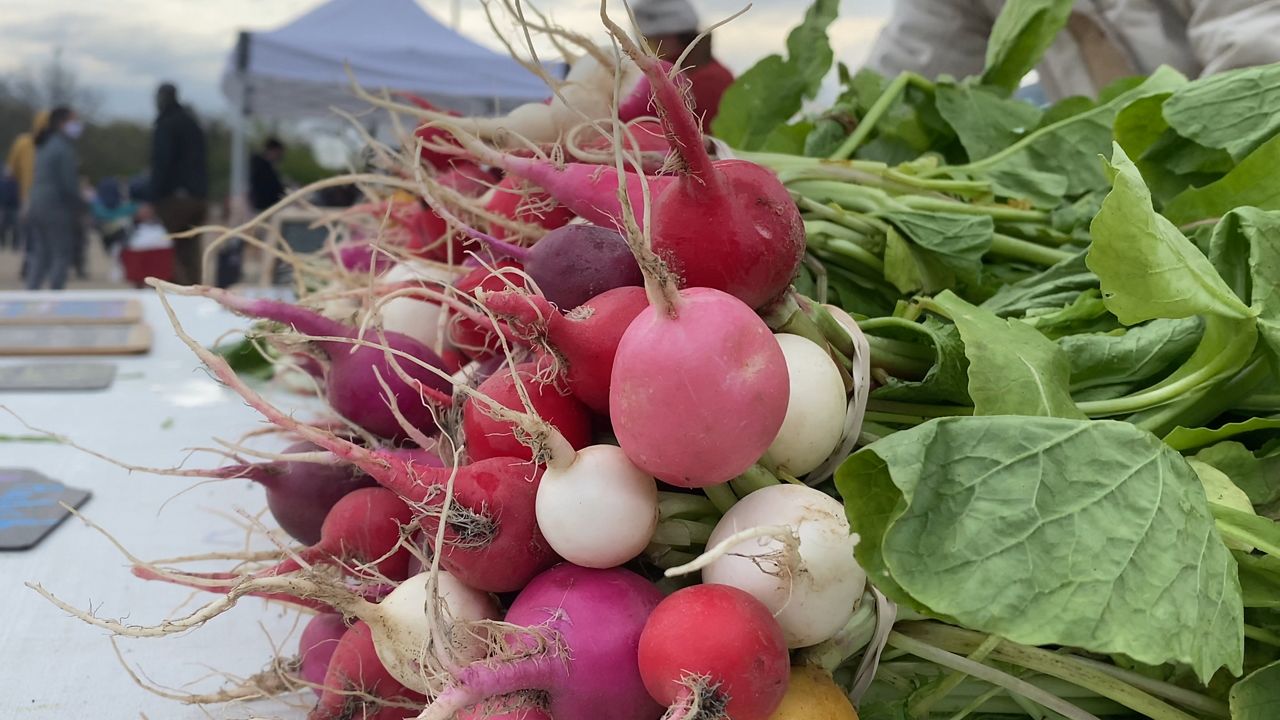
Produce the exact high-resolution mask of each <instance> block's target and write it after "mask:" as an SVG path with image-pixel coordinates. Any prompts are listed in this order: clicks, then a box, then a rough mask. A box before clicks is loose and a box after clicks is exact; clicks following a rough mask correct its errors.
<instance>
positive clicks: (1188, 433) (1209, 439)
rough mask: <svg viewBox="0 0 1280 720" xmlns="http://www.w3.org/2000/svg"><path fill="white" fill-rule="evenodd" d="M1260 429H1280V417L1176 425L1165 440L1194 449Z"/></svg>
mask: <svg viewBox="0 0 1280 720" xmlns="http://www.w3.org/2000/svg"><path fill="white" fill-rule="evenodd" d="M1260 430H1280V418H1266V417H1253V418H1249V419H1248V420H1241V421H1240V422H1233V423H1227V424H1226V425H1223V426H1221V427H1216V428H1185V427H1176V428H1174V429H1173V430H1172V431H1171V432H1170V433H1169V434H1168V435H1165V436H1164V441H1165V443H1166V444H1167V445H1168V446H1169V447H1171V448H1173V449H1174V450H1194V449H1196V448H1202V447H1205V446H1207V445H1213V444H1214V443H1218V442H1221V441H1223V440H1227V439H1229V438H1233V437H1235V436H1237V435H1243V434H1245V433H1251V432H1258V431H1260Z"/></svg>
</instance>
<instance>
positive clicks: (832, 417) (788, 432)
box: [761, 333, 847, 476]
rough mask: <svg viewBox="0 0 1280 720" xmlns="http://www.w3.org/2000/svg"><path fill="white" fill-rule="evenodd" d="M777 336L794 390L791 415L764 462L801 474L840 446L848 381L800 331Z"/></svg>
mask: <svg viewBox="0 0 1280 720" xmlns="http://www.w3.org/2000/svg"><path fill="white" fill-rule="evenodd" d="M775 337H776V338H777V339H778V345H779V346H780V347H781V348H782V354H783V355H784V356H786V360H787V375H788V377H789V378H790V381H791V394H790V399H789V401H788V403H787V415H786V418H785V419H783V421H782V427H781V428H780V429H779V430H778V436H777V437H776V438H775V439H774V441H773V443H772V444H771V445H769V449H768V451H766V452H765V454H764V458H763V459H762V460H761V463H762V464H763V465H765V466H766V467H768V468H770V469H772V470H776V471H781V472H785V473H787V474H789V475H792V476H800V475H805V474H807V473H808V472H810V471H812V470H813V469H814V468H816V467H818V466H819V465H821V464H822V462H823V461H824V460H826V459H827V457H829V456H830V455H831V452H832V451H833V450H835V448H836V445H838V444H840V438H841V436H842V434H843V433H844V421H845V412H846V410H847V403H846V401H845V394H844V381H843V380H842V379H841V377H840V369H839V368H838V367H836V363H835V361H834V360H832V359H831V356H830V355H828V354H827V352H826V351H825V350H823V349H822V348H821V347H820V346H819V345H818V344H817V343H815V342H813V341H812V340H809V339H807V338H803V337H800V336H799V335H789V334H785V333H782V334H778V335H776V336H775Z"/></svg>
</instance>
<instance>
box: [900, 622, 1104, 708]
mask: <svg viewBox="0 0 1280 720" xmlns="http://www.w3.org/2000/svg"><path fill="white" fill-rule="evenodd" d="M889 644H890V645H892V646H893V647H896V648H900V649H902V650H906V651H907V652H909V653H911V654H912V655H915V656H916V657H919V658H923V659H925V660H929V661H931V662H935V663H937V664H939V665H941V666H943V667H946V668H950V669H952V670H958V671H960V672H962V673H964V674H966V675H972V676H973V677H975V678H978V679H979V680H985V681H987V682H989V683H991V684H992V685H999V686H1001V687H1003V688H1005V689H1007V690H1008V691H1009V692H1010V693H1011V694H1016V695H1021V696H1023V697H1025V698H1027V699H1029V700H1033V701H1035V702H1037V703H1039V704H1041V705H1043V706H1045V707H1047V708H1049V709H1051V710H1053V711H1054V712H1056V713H1060V714H1062V715H1063V716H1065V717H1067V718H1069V719H1070V720H1098V717H1097V716H1096V715H1092V714H1090V713H1087V712H1084V711H1083V710H1081V709H1080V708H1078V707H1076V706H1074V705H1072V704H1070V703H1068V702H1066V701H1064V700H1062V699H1061V698H1058V697H1055V696H1053V695H1051V694H1049V693H1048V692H1045V691H1044V690H1041V689H1040V688H1038V687H1036V686H1035V685H1032V684H1031V683H1029V682H1027V681H1025V680H1020V679H1018V678H1016V677H1013V676H1012V675H1010V674H1008V673H1006V672H1003V671H1001V670H997V669H996V668H993V667H990V666H988V665H983V664H982V663H977V662H974V661H972V660H968V659H966V658H964V657H962V656H960V655H956V654H955V653H952V652H948V651H946V650H943V649H941V648H938V647H935V646H934V645H931V644H929V643H927V642H924V641H922V640H920V639H918V638H914V637H909V636H907V635H903V634H902V633H900V632H891V633H889Z"/></svg>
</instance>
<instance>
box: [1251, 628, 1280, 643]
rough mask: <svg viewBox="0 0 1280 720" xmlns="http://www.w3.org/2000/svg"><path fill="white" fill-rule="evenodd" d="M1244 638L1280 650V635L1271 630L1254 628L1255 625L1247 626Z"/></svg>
mask: <svg viewBox="0 0 1280 720" xmlns="http://www.w3.org/2000/svg"><path fill="white" fill-rule="evenodd" d="M1244 636H1245V637H1247V638H1250V639H1251V640H1257V641H1258V642H1260V643H1265V644H1267V645H1270V646H1271V647H1278V648H1280V635H1278V634H1276V633H1273V632H1271V631H1270V630H1265V629H1263V628H1260V627H1254V626H1253V625H1245V626H1244Z"/></svg>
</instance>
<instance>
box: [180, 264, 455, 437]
mask: <svg viewBox="0 0 1280 720" xmlns="http://www.w3.org/2000/svg"><path fill="white" fill-rule="evenodd" d="M166 287H167V288H171V289H173V290H174V291H175V292H179V293H182V294H188V295H203V296H205V297H210V298H213V299H214V300H217V301H218V302H219V303H221V304H222V305H223V306H224V307H226V308H228V309H230V310H233V311H235V312H237V313H240V314H242V315H248V316H251V317H258V318H264V319H267V320H274V321H276V322H279V323H284V324H286V325H292V326H293V327H294V329H296V330H297V331H298V332H301V333H303V334H305V335H309V336H313V337H334V338H341V339H339V340H315V341H312V343H313V346H314V347H315V348H316V349H317V350H318V351H320V352H321V353H323V354H324V355H325V356H326V357H327V358H328V360H329V369H328V372H327V373H326V374H325V389H326V399H327V400H328V401H329V405H330V406H331V407H332V408H333V409H334V411H335V412H337V413H338V414H339V415H341V416H343V417H344V418H346V419H347V420H350V421H351V422H353V423H355V424H356V425H359V426H360V427H362V428H364V429H365V430H368V431H369V432H371V433H373V434H375V435H380V436H382V437H385V438H391V439H400V438H404V437H405V435H406V433H405V430H404V429H403V428H402V427H401V425H400V422H399V421H397V420H396V417H395V414H394V413H392V412H391V409H390V406H389V404H388V403H387V401H386V399H385V397H384V395H385V394H386V393H385V392H384V391H383V389H382V385H381V383H380V382H379V380H378V378H379V376H381V379H382V381H383V382H385V383H386V384H387V386H388V387H389V388H390V389H391V393H392V396H393V397H394V399H395V403H396V405H397V406H398V407H399V408H400V411H401V412H402V413H403V414H404V416H405V419H406V420H407V421H408V422H409V424H410V425H412V426H413V427H415V428H418V429H420V430H423V431H428V432H429V431H434V429H435V427H436V422H435V417H434V416H433V415H432V407H431V406H430V405H428V404H427V403H425V402H423V399H422V396H421V393H420V392H419V389H418V387H415V386H411V385H410V384H409V383H407V382H405V380H404V379H402V378H401V376H400V373H399V372H397V371H396V369H395V368H394V367H393V365H392V363H394V364H395V365H398V366H399V367H400V370H401V371H402V372H403V373H404V374H406V375H408V376H409V377H410V378H413V379H414V380H415V381H416V382H417V383H420V385H421V386H425V387H426V388H428V389H431V390H435V391H437V392H441V393H443V392H448V391H449V390H450V387H449V383H448V381H447V380H444V379H443V378H441V377H440V376H439V375H437V374H435V373H433V372H431V371H429V370H427V369H426V368H423V367H422V366H420V365H419V364H417V363H415V362H413V361H411V360H407V359H405V358H404V357H402V356H397V355H395V354H392V353H388V351H386V350H384V349H383V348H382V347H380V345H382V344H384V341H385V345H386V346H387V347H388V348H390V349H391V350H392V351H398V352H400V353H404V354H405V355H408V356H410V357H414V358H417V359H418V360H421V361H422V362H424V363H427V364H429V365H433V366H435V367H437V368H439V367H441V366H442V365H443V364H444V362H443V361H442V360H441V359H440V356H438V355H436V354H435V353H434V352H433V351H432V350H431V349H430V348H428V347H427V346H425V345H423V344H422V343H420V342H418V341H417V340H414V339H413V338H411V337H408V336H405V335H401V334H399V333H390V332H389V333H383V336H384V337H380V336H379V334H378V333H376V332H372V333H370V334H369V335H368V336H366V337H365V338H363V340H364V341H365V342H367V343H370V344H368V345H358V344H355V343H352V342H344V341H343V340H342V339H346V340H356V339H357V330H356V329H355V328H352V327H349V326H347V325H343V324H342V323H339V322H336V321H333V320H329V319H328V318H325V317H323V316H321V315H319V314H318V313H315V312H312V311H310V310H307V309H306V308H302V307H299V306H296V305H290V304H289V303H284V302H280V301H277V300H266V299H258V300H255V299H250V298H245V297H240V296H238V295H235V294H233V293H229V292H227V291H225V290H220V289H218V288H208V287H198V286H197V287H193V288H183V287H179V286H176V285H171V286H166ZM375 345H378V347H375Z"/></svg>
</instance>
